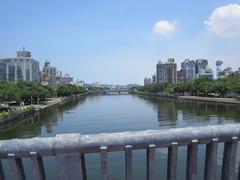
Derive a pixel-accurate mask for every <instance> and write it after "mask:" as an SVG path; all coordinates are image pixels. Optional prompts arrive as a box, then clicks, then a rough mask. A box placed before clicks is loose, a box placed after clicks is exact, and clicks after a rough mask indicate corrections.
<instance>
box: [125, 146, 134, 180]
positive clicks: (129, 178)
mask: <svg viewBox="0 0 240 180" xmlns="http://www.w3.org/2000/svg"><path fill="white" fill-rule="evenodd" d="M125 179H126V180H133V167H132V146H131V145H127V146H125Z"/></svg>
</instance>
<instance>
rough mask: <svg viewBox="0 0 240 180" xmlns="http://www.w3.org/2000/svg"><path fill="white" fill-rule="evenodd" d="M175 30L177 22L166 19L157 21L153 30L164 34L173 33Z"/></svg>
mask: <svg viewBox="0 0 240 180" xmlns="http://www.w3.org/2000/svg"><path fill="white" fill-rule="evenodd" d="M174 31H176V24H175V23H174V22H170V21H166V20H161V21H158V22H156V24H155V25H154V27H153V32H154V33H156V34H159V35H162V36H166V35H169V34H172V33H173V32H174Z"/></svg>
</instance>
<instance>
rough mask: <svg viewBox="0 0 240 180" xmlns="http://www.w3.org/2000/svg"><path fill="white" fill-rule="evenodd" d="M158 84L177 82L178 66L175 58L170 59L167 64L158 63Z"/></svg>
mask: <svg viewBox="0 0 240 180" xmlns="http://www.w3.org/2000/svg"><path fill="white" fill-rule="evenodd" d="M157 82H158V83H171V84H175V83H176V82H177V64H176V63H175V60H174V59H173V58H169V59H168V60H167V62H166V63H162V62H161V61H159V62H158V64H157Z"/></svg>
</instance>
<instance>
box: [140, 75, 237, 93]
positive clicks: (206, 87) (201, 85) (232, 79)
mask: <svg viewBox="0 0 240 180" xmlns="http://www.w3.org/2000/svg"><path fill="white" fill-rule="evenodd" d="M137 90H138V91H141V92H148V93H162V94H164V95H170V94H172V95H173V94H175V95H184V94H188V95H194V96H217V97H229V96H233V95H239V94H240V75H230V76H227V77H225V78H221V79H218V80H212V79H208V78H199V79H196V80H194V81H187V82H182V83H177V84H159V83H153V84H148V85H145V86H141V87H139V88H138V89H137Z"/></svg>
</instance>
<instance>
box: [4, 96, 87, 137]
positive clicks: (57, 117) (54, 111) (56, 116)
mask: <svg viewBox="0 0 240 180" xmlns="http://www.w3.org/2000/svg"><path fill="white" fill-rule="evenodd" d="M85 100H86V97H85V96H83V97H80V98H79V99H77V100H74V101H72V102H69V103H66V104H64V105H63V106H54V107H51V108H49V109H46V110H44V111H42V112H37V113H35V114H34V115H33V116H32V117H29V118H27V119H24V120H20V121H19V122H17V123H16V122H14V123H9V124H6V125H4V126H0V139H13V138H16V137H18V138H30V137H36V136H40V135H42V134H51V133H52V131H53V126H56V125H57V124H58V123H60V122H62V121H63V112H67V111H70V110H72V109H73V108H75V107H76V106H79V105H80V104H83V103H84V101H85ZM44 130H45V132H46V133H45V132H44Z"/></svg>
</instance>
